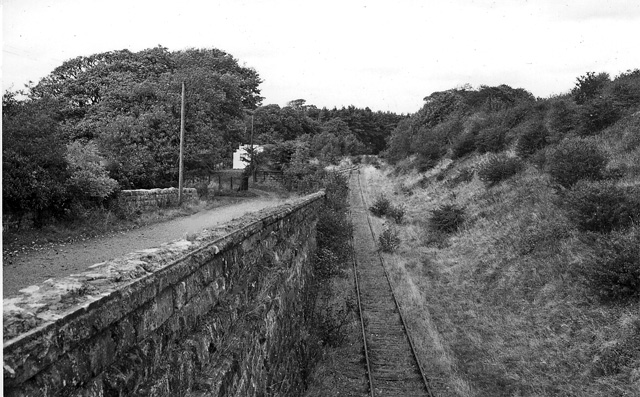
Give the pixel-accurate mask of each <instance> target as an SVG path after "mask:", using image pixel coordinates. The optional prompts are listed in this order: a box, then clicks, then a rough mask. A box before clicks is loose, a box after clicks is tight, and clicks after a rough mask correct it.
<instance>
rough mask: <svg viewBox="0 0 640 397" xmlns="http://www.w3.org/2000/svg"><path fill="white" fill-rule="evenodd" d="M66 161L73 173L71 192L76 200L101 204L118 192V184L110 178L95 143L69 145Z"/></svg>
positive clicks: (70, 180)
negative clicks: (94, 201)
mask: <svg viewBox="0 0 640 397" xmlns="http://www.w3.org/2000/svg"><path fill="white" fill-rule="evenodd" d="M66 159H67V162H68V164H69V171H71V176H70V178H69V182H68V183H69V191H71V192H73V194H74V199H75V200H78V201H81V202H86V201H90V200H96V201H98V202H100V201H102V200H104V199H106V198H107V197H109V196H110V195H112V194H113V193H114V192H116V191H117V190H118V188H119V185H118V182H117V181H116V180H114V179H112V178H110V177H109V174H108V172H107V170H106V169H105V168H104V166H103V165H102V161H103V158H102V157H101V156H100V154H99V153H98V147H97V146H96V145H95V144H94V143H92V142H89V143H86V144H83V143H81V142H79V141H75V142H73V143H71V144H69V145H67V153H66Z"/></svg>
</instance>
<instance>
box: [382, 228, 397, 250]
mask: <svg viewBox="0 0 640 397" xmlns="http://www.w3.org/2000/svg"><path fill="white" fill-rule="evenodd" d="M378 241H379V242H380V249H381V250H382V252H394V251H395V250H397V249H398V247H399V246H400V237H399V236H398V231H397V230H396V229H394V228H391V227H386V228H385V229H384V231H383V232H382V234H381V235H380V237H378Z"/></svg>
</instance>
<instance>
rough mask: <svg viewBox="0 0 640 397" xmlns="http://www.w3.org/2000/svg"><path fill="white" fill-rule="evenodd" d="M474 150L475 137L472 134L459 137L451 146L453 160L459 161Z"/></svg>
mask: <svg viewBox="0 0 640 397" xmlns="http://www.w3.org/2000/svg"><path fill="white" fill-rule="evenodd" d="M474 150H476V137H475V135H473V134H470V133H469V134H464V135H462V136H460V137H459V138H458V139H457V140H456V142H455V143H454V144H453V147H452V153H453V159H454V160H455V159H459V158H462V157H464V156H465V155H467V154H469V153H471V152H473V151H474Z"/></svg>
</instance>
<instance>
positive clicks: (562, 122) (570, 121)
mask: <svg viewBox="0 0 640 397" xmlns="http://www.w3.org/2000/svg"><path fill="white" fill-rule="evenodd" d="M577 122H578V108H577V106H576V104H575V103H574V102H573V101H572V100H570V99H569V98H559V99H555V100H551V102H550V106H549V110H548V111H547V115H546V123H547V126H548V127H549V131H550V132H551V134H552V135H553V136H554V138H555V139H557V140H560V139H561V138H562V137H563V136H565V135H567V134H568V133H569V132H571V131H572V130H574V129H575V128H576V124H577Z"/></svg>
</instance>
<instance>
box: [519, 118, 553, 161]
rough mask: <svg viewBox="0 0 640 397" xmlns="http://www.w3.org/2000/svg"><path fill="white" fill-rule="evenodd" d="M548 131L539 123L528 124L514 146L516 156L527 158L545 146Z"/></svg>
mask: <svg viewBox="0 0 640 397" xmlns="http://www.w3.org/2000/svg"><path fill="white" fill-rule="evenodd" d="M548 136H549V131H547V128H546V127H545V126H544V125H543V124H542V123H541V122H533V123H531V124H528V125H527V126H526V127H525V129H524V132H523V134H522V135H521V136H520V138H519V139H518V143H517V144H516V153H517V154H518V156H520V157H522V158H525V157H529V156H531V155H532V154H534V153H535V152H537V151H538V150H540V149H542V148H543V147H545V146H546V145H547V138H548Z"/></svg>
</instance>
